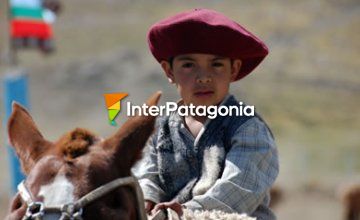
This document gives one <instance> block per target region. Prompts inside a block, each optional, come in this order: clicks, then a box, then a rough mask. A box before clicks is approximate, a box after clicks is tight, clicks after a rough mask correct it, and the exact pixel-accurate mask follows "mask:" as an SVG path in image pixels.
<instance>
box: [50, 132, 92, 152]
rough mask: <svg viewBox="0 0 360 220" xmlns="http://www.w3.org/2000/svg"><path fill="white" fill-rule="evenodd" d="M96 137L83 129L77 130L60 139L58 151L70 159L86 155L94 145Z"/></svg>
mask: <svg viewBox="0 0 360 220" xmlns="http://www.w3.org/2000/svg"><path fill="white" fill-rule="evenodd" d="M95 140H96V136H95V135H94V134H93V133H91V132H90V131H88V130H86V129H83V128H76V129H74V130H72V131H70V132H68V133H66V134H65V135H64V136H62V137H61V138H60V140H59V141H58V143H57V147H58V149H60V151H61V152H62V153H63V155H64V156H65V157H67V158H69V159H73V158H76V157H79V156H81V155H83V154H85V153H86V152H87V151H88V149H89V147H90V146H91V145H93V143H94V142H95Z"/></svg>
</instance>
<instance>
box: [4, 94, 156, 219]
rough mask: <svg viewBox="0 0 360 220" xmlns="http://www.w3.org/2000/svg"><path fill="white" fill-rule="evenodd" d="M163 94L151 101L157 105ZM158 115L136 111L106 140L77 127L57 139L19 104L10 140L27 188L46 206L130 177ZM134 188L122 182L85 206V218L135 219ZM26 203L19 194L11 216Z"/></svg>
mask: <svg viewBox="0 0 360 220" xmlns="http://www.w3.org/2000/svg"><path fill="white" fill-rule="evenodd" d="M159 98H160V93H156V94H155V95H153V96H152V97H151V98H150V99H149V100H148V101H147V104H148V105H156V104H157V102H158V100H159ZM154 123H155V117H151V116H135V117H132V118H130V119H128V121H126V122H125V124H124V125H123V126H122V127H121V128H120V129H119V130H118V131H117V132H116V133H115V134H114V135H113V136H111V137H109V138H106V139H102V138H99V137H97V136H96V135H94V134H93V133H91V132H89V131H87V130H85V129H80V128H77V129H75V130H73V131H71V132H68V133H66V134H65V135H63V136H62V137H61V138H60V139H59V140H58V141H56V142H50V141H48V140H46V139H45V138H44V137H43V136H42V135H41V133H40V131H39V130H38V128H37V126H36V125H35V123H34V121H33V120H32V118H31V116H30V114H29V113H28V112H27V111H26V110H25V109H24V108H22V107H21V106H20V105H18V104H13V112H12V115H11V117H10V119H9V122H8V133H9V140H10V143H11V144H12V146H13V147H14V148H15V151H16V153H17V155H18V157H19V159H20V162H21V166H22V169H23V171H24V173H25V174H26V176H27V178H26V181H25V186H26V188H27V189H28V190H29V191H30V192H31V194H32V195H33V197H35V198H34V200H36V201H41V202H43V203H44V205H45V206H58V205H62V204H67V203H71V202H74V201H76V200H77V199H79V198H81V197H82V196H84V195H85V194H87V193H88V192H90V191H91V190H93V189H95V188H97V187H99V186H101V185H103V184H105V183H108V182H110V181H112V180H114V179H116V178H119V177H126V176H130V175H131V172H130V168H131V167H132V166H133V164H134V163H135V162H136V160H137V159H139V158H140V156H141V151H142V149H143V147H144V145H145V143H146V141H147V139H148V138H149V136H150V135H151V133H152V131H153V128H154ZM135 199H136V198H135V196H134V192H133V191H132V189H131V188H129V187H120V188H119V189H117V190H115V191H113V192H111V193H109V194H108V195H106V196H104V197H103V198H101V199H100V200H98V201H96V202H94V203H91V204H90V205H88V206H86V207H85V208H84V213H83V217H84V219H136V207H135V204H136V203H135V201H136V200H135ZM26 208H27V205H26V203H25V202H24V201H22V199H21V197H20V195H19V194H17V195H16V196H15V198H14V200H13V202H12V204H11V208H10V214H9V216H8V218H9V219H21V218H22V216H24V214H25V211H26Z"/></svg>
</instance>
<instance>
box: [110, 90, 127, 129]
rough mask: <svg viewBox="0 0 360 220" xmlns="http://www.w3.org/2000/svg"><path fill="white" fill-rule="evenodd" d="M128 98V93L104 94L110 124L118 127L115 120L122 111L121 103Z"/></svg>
mask: <svg viewBox="0 0 360 220" xmlns="http://www.w3.org/2000/svg"><path fill="white" fill-rule="evenodd" d="M126 96H128V94H127V93H107V94H104V98H105V104H106V107H107V111H108V117H109V123H110V125H112V126H116V125H117V124H116V122H115V118H116V116H117V115H118V114H119V112H120V110H121V104H120V101H121V100H122V99H123V98H125V97H126Z"/></svg>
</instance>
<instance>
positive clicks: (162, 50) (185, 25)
mask: <svg viewBox="0 0 360 220" xmlns="http://www.w3.org/2000/svg"><path fill="white" fill-rule="evenodd" d="M148 44H149V47H150V50H151V52H152V54H153V55H154V57H155V58H156V60H157V61H158V62H161V61H162V60H169V59H170V58H171V57H175V56H177V55H181V54H188V53H206V54H215V55H219V56H223V57H229V58H232V59H241V60H242V67H241V69H240V71H239V74H238V76H237V78H236V80H239V79H241V78H243V77H244V76H246V75H247V74H249V73H250V72H251V71H252V70H253V69H255V67H256V66H257V65H259V63H260V62H261V61H262V60H263V59H264V58H265V56H266V55H267V54H268V48H267V47H266V45H265V44H264V42H262V41H261V40H260V39H259V38H257V37H256V36H255V35H253V34H252V33H250V32H249V31H248V30H246V29H245V28H243V27H242V26H240V25H239V24H238V23H236V22H235V21H232V20H230V19H229V18H227V17H226V16H224V15H223V14H220V13H218V12H216V11H213V10H208V9H195V10H191V11H186V12H182V13H179V14H176V15H174V16H172V17H169V18H166V19H164V20H161V21H159V22H157V23H155V24H154V25H153V26H152V27H151V28H150V31H149V33H148Z"/></svg>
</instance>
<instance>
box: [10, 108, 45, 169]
mask: <svg viewBox="0 0 360 220" xmlns="http://www.w3.org/2000/svg"><path fill="white" fill-rule="evenodd" d="M8 134H9V141H10V144H11V145H12V146H13V147H14V148H15V151H16V154H17V155H18V157H19V159H20V162H21V166H22V169H23V171H24V173H25V174H26V175H27V174H28V173H29V172H30V170H31V168H32V167H33V166H34V165H35V163H36V161H37V160H38V159H39V158H40V157H41V156H42V155H43V154H44V153H45V151H46V150H47V149H48V148H49V146H50V142H48V141H46V140H45V139H44V138H43V136H42V135H41V133H40V131H39V130H38V128H37V127H36V125H35V123H34V121H33V120H32V118H31V116H30V114H29V113H28V112H27V111H26V109H25V108H23V107H22V106H21V105H19V104H18V103H16V102H13V104H12V113H11V116H10V118H9V121H8Z"/></svg>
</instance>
